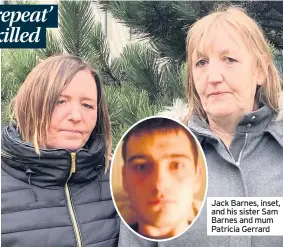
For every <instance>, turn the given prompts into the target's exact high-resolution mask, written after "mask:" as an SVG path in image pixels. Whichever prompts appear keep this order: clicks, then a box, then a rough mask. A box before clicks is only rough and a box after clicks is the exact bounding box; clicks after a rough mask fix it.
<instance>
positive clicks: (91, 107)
mask: <svg viewBox="0 0 283 247" xmlns="http://www.w3.org/2000/svg"><path fill="white" fill-rule="evenodd" d="M82 106H84V107H86V108H88V109H94V107H93V106H92V105H89V104H82Z"/></svg>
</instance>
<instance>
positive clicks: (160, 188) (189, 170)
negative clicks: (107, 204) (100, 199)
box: [123, 130, 200, 230]
mask: <svg viewBox="0 0 283 247" xmlns="http://www.w3.org/2000/svg"><path fill="white" fill-rule="evenodd" d="M125 156H126V157H125V164H124V166H123V185H124V189H125V190H126V192H127V193H128V195H129V199H130V202H131V205H132V207H133V209H134V211H135V213H136V215H137V219H138V223H139V224H146V225H151V226H154V227H173V228H174V226H177V225H179V224H180V223H185V224H186V223H187V222H188V218H189V213H190V210H192V200H193V194H194V193H195V192H196V191H197V190H198V188H199V183H200V182H199V173H200V168H199V166H196V164H195V162H194V156H195V154H194V153H193V149H192V146H191V141H190V140H189V138H188V137H187V135H186V134H185V133H184V132H183V131H177V132H176V131H169V132H161V131H158V130H157V131H156V130H155V131H153V132H151V133H142V134H140V135H132V136H131V137H130V138H129V140H128V143H127V147H126V155H125ZM186 225H187V224H186ZM184 230H185V229H184Z"/></svg>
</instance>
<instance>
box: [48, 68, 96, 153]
mask: <svg viewBox="0 0 283 247" xmlns="http://www.w3.org/2000/svg"><path fill="white" fill-rule="evenodd" d="M96 121H97V88H96V82H95V80H94V78H93V76H92V75H91V73H90V72H89V71H88V70H83V71H79V72H78V73H77V74H76V75H75V76H74V78H73V79H72V80H71V82H70V83H69V84H68V85H67V87H66V88H65V89H64V90H63V92H62V94H61V95H60V97H59V99H58V101H57V105H56V107H55V109H54V111H53V114H52V117H51V123H50V126H49V128H48V133H47V139H46V141H45V145H46V147H48V148H65V149H68V150H77V149H79V148H81V147H83V146H84V145H85V143H86V142H87V140H88V138H89V136H90V134H91V133H92V131H93V129H94V127H95V125H96Z"/></svg>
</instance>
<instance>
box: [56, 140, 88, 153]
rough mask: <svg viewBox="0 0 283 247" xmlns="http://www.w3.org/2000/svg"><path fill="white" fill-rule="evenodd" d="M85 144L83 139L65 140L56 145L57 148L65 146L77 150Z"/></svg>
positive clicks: (70, 149)
mask: <svg viewBox="0 0 283 247" xmlns="http://www.w3.org/2000/svg"><path fill="white" fill-rule="evenodd" d="M82 147H83V145H82V142H81V141H70V140H68V141H64V142H61V143H60V144H59V143H57V145H56V147H55V148H64V149H67V150H69V151H76V150H78V149H80V148H82Z"/></svg>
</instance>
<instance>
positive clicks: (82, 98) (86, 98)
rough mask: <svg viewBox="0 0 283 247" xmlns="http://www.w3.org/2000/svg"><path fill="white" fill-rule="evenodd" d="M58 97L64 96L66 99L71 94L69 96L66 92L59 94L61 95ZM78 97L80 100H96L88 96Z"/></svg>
mask: <svg viewBox="0 0 283 247" xmlns="http://www.w3.org/2000/svg"><path fill="white" fill-rule="evenodd" d="M60 97H65V98H67V99H70V98H71V96H70V95H66V94H61V95H60ZM80 99H81V100H90V101H94V102H96V100H95V99H93V98H89V97H81V98H80Z"/></svg>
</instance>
